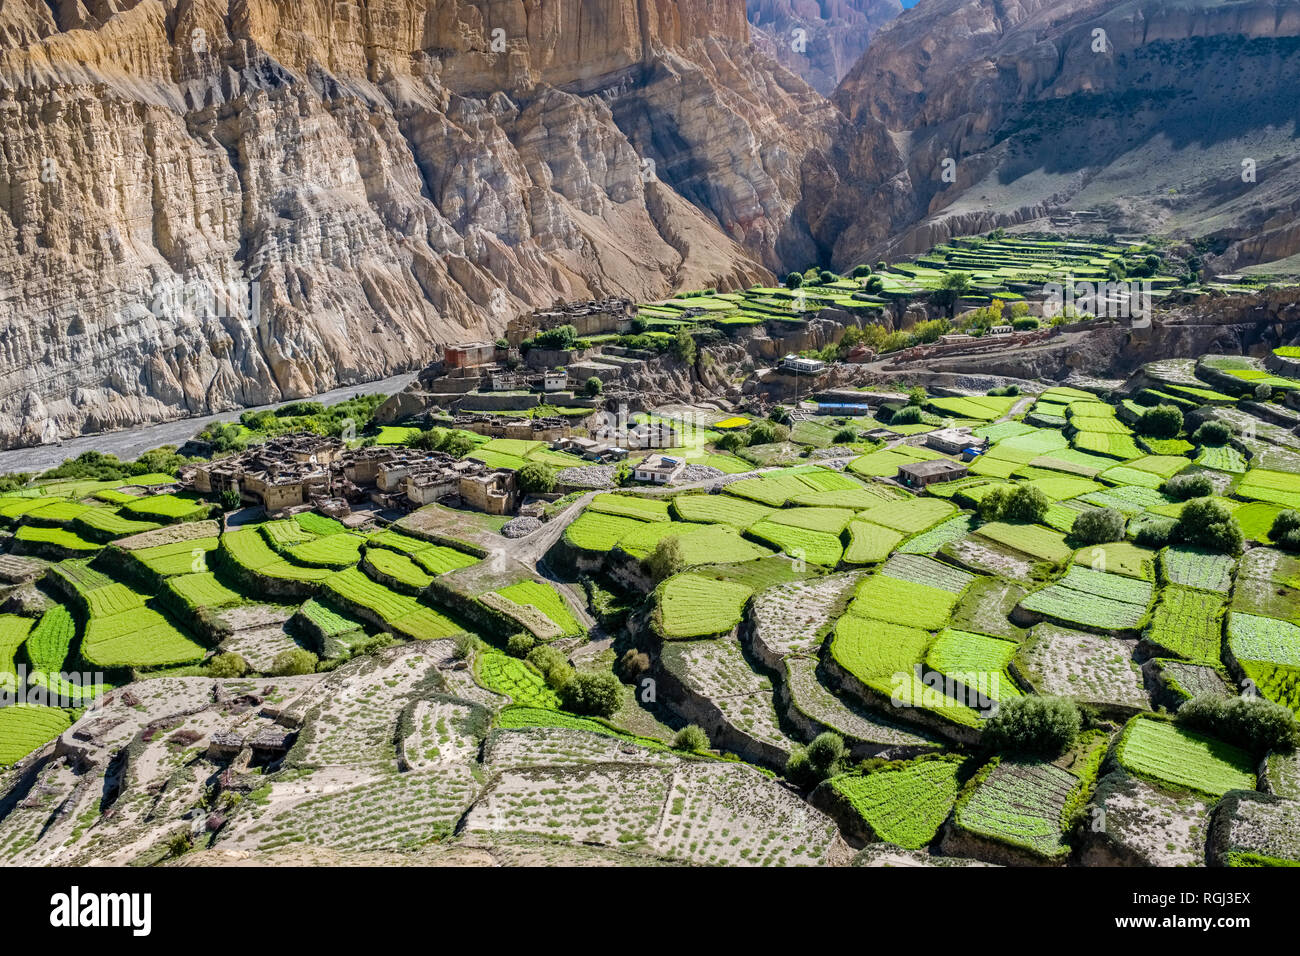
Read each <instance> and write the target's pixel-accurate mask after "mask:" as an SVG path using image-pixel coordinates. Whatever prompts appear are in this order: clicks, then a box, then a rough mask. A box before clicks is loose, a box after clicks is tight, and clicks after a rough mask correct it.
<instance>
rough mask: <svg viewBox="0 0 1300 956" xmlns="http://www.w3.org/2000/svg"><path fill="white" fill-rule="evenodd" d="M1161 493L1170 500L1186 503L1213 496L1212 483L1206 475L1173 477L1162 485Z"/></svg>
mask: <svg viewBox="0 0 1300 956" xmlns="http://www.w3.org/2000/svg"><path fill="white" fill-rule="evenodd" d="M1160 490H1161V491H1163V492H1164V493H1165V494H1167V495H1168V496H1169V497H1171V498H1177V499H1178V500H1179V501H1187V500H1188V499H1190V498H1208V497H1209V496H1210V495H1212V494H1214V482H1213V481H1211V480H1210V476H1209V475H1206V474H1196V475H1174V476H1173V477H1172V478H1170V479H1169V480H1168V481H1166V482H1165V483H1164V484H1163V485H1161V486H1160Z"/></svg>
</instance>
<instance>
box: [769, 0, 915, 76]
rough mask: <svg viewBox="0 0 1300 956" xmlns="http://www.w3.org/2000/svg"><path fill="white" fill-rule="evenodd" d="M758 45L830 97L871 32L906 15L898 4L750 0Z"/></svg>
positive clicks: (895, 1) (890, 0) (855, 0)
mask: <svg viewBox="0 0 1300 956" xmlns="http://www.w3.org/2000/svg"><path fill="white" fill-rule="evenodd" d="M747 6H748V12H749V22H750V24H751V26H752V28H753V29H752V31H751V35H752V37H753V40H754V44H755V45H756V46H759V47H760V48H762V49H763V50H764V51H765V52H767V53H769V54H770V55H771V56H772V57H773V58H774V59H776V60H777V61H778V62H780V63H781V64H782V65H783V66H785V67H788V68H789V69H790V70H792V71H794V72H795V73H798V74H799V75H800V76H802V77H803V78H804V79H805V80H807V81H808V82H809V83H810V84H811V85H812V87H813V88H814V89H815V90H817V91H818V92H819V93H824V94H826V95H827V96H829V95H830V94H831V92H832V91H833V90H834V89H835V87H836V86H837V85H839V82H840V80H841V79H843V78H844V75H845V74H846V73H848V72H849V70H851V69H852V68H853V66H854V64H855V63H857V62H858V58H859V57H860V56H862V53H863V51H864V50H866V48H867V42H868V41H869V40H870V39H871V34H873V33H874V32H875V31H876V30H878V29H880V27H882V26H883V25H884V24H886V23H888V22H889V21H890V20H892V19H893V18H894V17H896V16H898V15H899V14H900V13H902V12H903V5H902V4H901V3H900V2H899V0H831V2H824V0H748V5H747Z"/></svg>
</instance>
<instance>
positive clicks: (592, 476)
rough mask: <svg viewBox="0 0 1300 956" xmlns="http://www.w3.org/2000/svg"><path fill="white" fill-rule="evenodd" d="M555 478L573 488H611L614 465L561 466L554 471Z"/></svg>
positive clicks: (612, 485)
mask: <svg viewBox="0 0 1300 956" xmlns="http://www.w3.org/2000/svg"><path fill="white" fill-rule="evenodd" d="M555 480H556V481H557V482H559V483H560V484H562V485H572V486H573V487H575V488H612V487H614V466H613V465H575V466H574V467H573V468H561V469H560V470H559V471H558V472H556V474H555Z"/></svg>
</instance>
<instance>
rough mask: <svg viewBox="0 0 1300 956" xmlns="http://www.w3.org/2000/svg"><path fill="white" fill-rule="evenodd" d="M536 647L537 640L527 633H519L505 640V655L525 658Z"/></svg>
mask: <svg viewBox="0 0 1300 956" xmlns="http://www.w3.org/2000/svg"><path fill="white" fill-rule="evenodd" d="M536 646H537V638H535V637H533V635H531V634H529V633H528V632H527V631H520V632H519V633H517V634H511V635H510V636H509V637H508V638H506V653H507V654H509V655H510V656H511V657H527V656H528V653H529V651H531V650H532V649H533V648H534V647H536Z"/></svg>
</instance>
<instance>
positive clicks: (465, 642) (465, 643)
mask: <svg viewBox="0 0 1300 956" xmlns="http://www.w3.org/2000/svg"><path fill="white" fill-rule="evenodd" d="M455 643H456V649H455V651H453V652H452V656H453V657H455V658H456V660H458V661H467V660H469V659H470V658H471V657H473V656H474V652H475V651H477V650H478V649H479V644H480V641H479V639H478V636H477V635H475V634H470V633H469V632H468V631H466V632H465V633H463V634H457V635H456V641H455Z"/></svg>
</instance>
